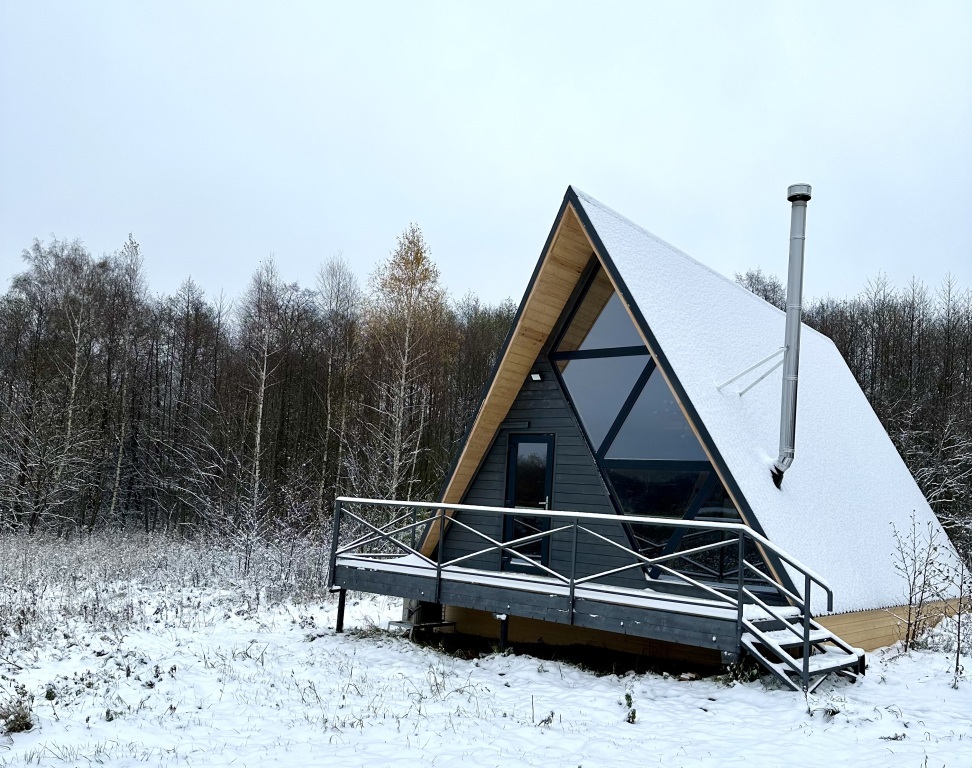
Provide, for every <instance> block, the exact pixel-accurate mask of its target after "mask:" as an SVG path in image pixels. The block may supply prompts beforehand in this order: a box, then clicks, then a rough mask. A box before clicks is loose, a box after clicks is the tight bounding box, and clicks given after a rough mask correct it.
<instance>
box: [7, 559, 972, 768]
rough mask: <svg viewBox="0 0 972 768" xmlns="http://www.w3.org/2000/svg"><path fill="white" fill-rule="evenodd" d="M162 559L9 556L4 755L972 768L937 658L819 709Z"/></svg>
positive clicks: (180, 760) (960, 717)
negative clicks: (341, 605)
mask: <svg viewBox="0 0 972 768" xmlns="http://www.w3.org/2000/svg"><path fill="white" fill-rule="evenodd" d="M111 549H112V547H111V545H110V544H105V545H104V546H103V551H101V552H100V553H98V554H97V557H101V558H104V557H105V556H106V553H107V552H108V551H109V550H111ZM115 549H118V548H115ZM121 549H122V550H123V549H124V548H121ZM137 551H138V550H133V552H132V553H128V554H126V553H125V552H127V550H126V551H122V552H120V554H118V555H117V557H119V558H121V559H124V558H126V557H128V558H132V559H134V558H136V556H137ZM164 552H165V550H163V549H160V550H159V551H158V552H156V553H155V554H154V555H152V557H154V558H155V560H159V558H162V559H163V560H166V561H167V562H163V563H161V564H159V563H156V565H155V566H154V568H153V567H143V566H139V567H138V568H137V569H133V568H129V572H128V573H127V574H126V569H125V568H115V567H114V566H112V565H111V564H110V563H109V564H105V565H104V567H101V566H100V565H99V566H98V568H95V569H91V568H89V567H88V566H87V565H86V564H84V563H81V561H80V560H76V563H78V567H77V569H76V570H77V573H73V572H72V569H71V567H70V562H71V561H70V559H69V558H67V556H65V557H64V558H62V559H59V560H58V561H57V562H56V563H52V564H51V565H53V566H56V568H57V570H58V574H57V575H56V576H50V575H48V576H43V575H42V574H44V573H45V563H44V562H43V561H44V558H43V557H41V556H39V555H38V553H37V552H31V553H30V555H29V558H30V559H31V563H30V564H28V563H27V560H28V555H26V554H25V555H24V562H23V563H22V564H20V565H14V564H13V563H12V562H11V555H10V551H9V550H6V551H4V550H3V549H2V546H0V556H6V563H3V562H2V561H0V576H2V577H3V578H2V580H0V590H2V591H0V611H2V612H0V617H3V623H0V708H2V707H3V706H4V704H5V703H6V705H7V706H8V707H9V705H10V702H11V701H12V700H13V699H15V698H18V694H17V693H16V688H17V686H21V688H20V691H21V694H20V695H19V697H20V698H23V696H22V694H23V691H24V689H26V692H27V693H28V694H29V695H31V696H32V697H33V702H32V703H31V705H30V708H31V709H32V718H33V721H34V727H33V728H32V729H31V730H29V731H26V732H20V733H14V734H11V735H7V736H0V765H5V766H6V765H9V766H20V765H71V766H74V765H79V766H80V765H83V766H88V765H91V764H98V765H112V766H123V765H125V766H127V765H142V764H147V765H164V766H169V765H198V766H209V765H213V766H217V765H220V766H221V765H234V766H275V765H280V766H287V767H288V768H297V767H298V766H303V765H308V766H309V765H315V766H317V765H327V766H335V767H338V768H340V767H342V766H364V765H375V766H399V765H401V766H405V765H408V766H415V765H419V764H421V765H443V766H449V765H458V764H460V763H462V764H464V765H469V766H522V765H535V766H571V767H573V766H587V767H588V768H593V767H595V766H596V767H600V766H628V765H630V766H645V765H664V766H699V765H702V766H717V765H718V766H747V768H753V767H756V766H778V765H799V766H834V765H841V764H847V765H853V766H912V767H914V768H918V767H920V766H935V767H936V768H937V767H938V766H943V765H944V766H956V767H961V766H970V765H972V721H970V719H972V679H970V677H969V676H965V677H964V678H961V679H959V681H958V684H957V686H955V687H953V677H954V676H953V672H952V666H953V664H954V661H953V657H950V656H949V655H947V654H945V653H942V652H940V651H934V652H933V651H927V650H926V651H914V652H912V653H910V654H908V655H903V654H901V653H899V652H898V651H897V650H896V649H887V650H885V651H882V652H878V653H875V654H872V655H871V667H870V670H869V672H868V675H867V677H866V678H865V679H864V680H863V682H860V683H857V684H847V683H844V682H832V683H826V684H825V685H824V687H823V689H822V690H820V691H818V693H817V694H815V695H813V696H811V697H810V699H809V702H808V701H807V700H805V699H804V697H803V696H802V695H800V694H794V693H792V692H787V691H783V690H780V689H779V688H778V687H777V686H776V685H775V684H774V683H772V682H770V681H769V680H767V679H764V680H762V681H755V682H749V683H733V684H727V683H726V682H723V681H720V680H717V679H706V680H695V681H688V682H680V681H679V680H677V679H675V678H673V677H669V676H662V675H653V674H644V675H635V674H627V675H621V676H618V675H607V676H598V675H595V674H592V673H590V672H588V671H584V670H582V669H579V668H577V667H575V666H571V665H569V664H564V663H559V662H553V661H542V660H539V659H536V658H532V657H529V656H517V655H512V654H510V655H502V654H493V655H489V656H484V657H481V658H478V659H462V658H457V657H455V656H452V655H449V654H447V653H444V652H442V651H438V650H435V649H432V648H428V647H421V646H418V645H415V644H412V643H410V642H409V641H408V640H406V639H402V638H400V637H398V636H396V635H393V634H389V633H387V632H386V631H384V630H383V629H382V628H383V627H384V626H385V624H386V622H387V621H388V620H390V619H395V618H398V617H399V614H400V603H399V601H397V600H392V599H388V598H381V597H374V596H369V595H349V601H348V611H347V620H346V627H347V629H348V631H347V632H346V633H345V634H344V635H336V634H335V633H334V631H333V623H334V615H335V610H336V604H335V602H334V601H333V600H332V599H321V598H317V599H313V598H311V597H307V596H306V595H302V596H295V597H293V598H290V599H283V600H281V601H280V602H276V601H271V602H270V603H268V602H267V598H266V593H265V590H261V588H260V587H259V585H257V584H256V583H255V582H253V581H247V580H245V579H240V580H237V581H235V582H233V583H231V584H229V585H228V586H220V585H219V584H218V583H216V582H219V581H220V580H228V577H227V576H226V574H225V573H224V574H221V573H219V572H218V570H219V569H218V568H217V566H216V565H214V562H215V560H211V559H210V560H207V559H206V557H207V556H204V555H202V554H198V555H197V556H196V557H195V559H194V556H193V555H192V553H191V552H189V553H185V552H183V553H182V554H179V553H175V554H172V555H168V556H166V555H165V554H164ZM41 554H43V553H41ZM208 557H210V558H211V557H212V556H211V555H209V556H208ZM65 558H67V559H65ZM149 560H151V558H149ZM34 561H36V562H34ZM172 561H178V563H177V564H178V568H177V569H176V570H177V571H178V574H181V575H178V574H177V575H176V576H173V567H172ZM279 566H280V569H281V570H280V572H279V573H278V576H281V575H282V574H283V573H284V570H283V569H284V568H285V564H284V563H283V561H281V562H280V563H279ZM136 570H137V573H136V572H135V571H136ZM99 572H100V573H101V574H102V576H103V577H104V578H102V579H101V580H100V581H98V583H93V582H92V581H91V580H92V578H93V577H94V576H96V575H97V574H98V573H99ZM261 573H262V577H261V578H266V577H267V576H268V575H269V574H270V572H269V571H266V570H265V571H263V572H261ZM153 574H154V579H153V578H151V577H152V576H153ZM113 575H114V576H117V575H127V576H129V578H126V579H124V580H112V579H111V576H113ZM159 577H165V578H164V579H161V578H159ZM251 589H252V590H253V591H252V592H251V591H250V590H251ZM298 591H299V590H298ZM946 630H947V628H946ZM964 662H965V664H966V667H967V668H968V669H972V663H970V662H972V660H970V659H969V658H967V657H966V658H965V659H964ZM629 696H630V703H631V706H632V707H633V708H634V710H635V711H636V716H635V717H634V722H633V723H628V722H626V719H627V718H628V713H629V705H628V703H627V699H628V697H629ZM808 710H809V711H808Z"/></svg>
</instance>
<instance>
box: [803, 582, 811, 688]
mask: <svg viewBox="0 0 972 768" xmlns="http://www.w3.org/2000/svg"><path fill="white" fill-rule="evenodd" d="M810 589H811V586H810V574H809V573H808V574H806V575H805V576H804V579H803V670H802V675H803V690H804V691H809V690H810Z"/></svg>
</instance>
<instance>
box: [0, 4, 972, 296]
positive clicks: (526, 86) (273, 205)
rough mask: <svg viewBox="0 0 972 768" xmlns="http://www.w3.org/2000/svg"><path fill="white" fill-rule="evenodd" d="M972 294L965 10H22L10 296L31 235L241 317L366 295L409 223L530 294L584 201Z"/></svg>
mask: <svg viewBox="0 0 972 768" xmlns="http://www.w3.org/2000/svg"><path fill="white" fill-rule="evenodd" d="M795 182H809V183H810V184H812V185H813V188H814V199H813V201H812V202H811V203H810V209H809V214H808V240H807V275H806V292H807V294H808V295H810V296H821V295H824V294H831V295H835V296H844V295H849V294H852V293H856V292H857V291H859V290H860V289H862V288H863V287H864V285H865V282H866V281H867V279H868V278H872V277H874V276H875V275H876V274H877V273H878V272H879V271H883V272H885V273H886V274H887V275H888V276H889V277H890V278H891V280H892V281H893V282H894V283H895V284H897V285H902V284H904V283H906V282H907V281H908V280H909V279H910V278H911V277H912V276H913V275H917V276H918V277H920V278H922V279H923V280H924V281H926V282H927V283H930V284H931V285H932V286H933V287H935V286H937V285H938V284H939V283H940V282H941V280H942V278H943V277H944V276H945V274H946V273H949V272H950V273H951V274H952V275H953V276H954V277H955V278H956V279H957V281H958V283H959V284H960V285H961V286H963V287H972V258H970V256H972V253H970V250H972V249H970V246H969V244H970V242H972V216H970V215H969V213H968V207H969V202H970V200H972V3H968V2H922V3H914V2H879V3H864V2H855V3H847V2H831V3H783V2H779V3H745V4H743V3H725V2H718V3H701V2H694V3H691V4H688V3H664V4H663V3H640V2H638V3H635V2H632V3H627V4H625V3H590V2H585V3H573V2H564V1H563V0H560V1H559V2H549V3H539V2H536V3H529V4H527V3H502V2H495V1H494V2H490V3H476V4H473V3H419V2H412V3H345V4H342V5H340V6H338V5H336V4H324V3H311V2H308V3H306V4H300V3H296V2H290V3H286V4H284V3H265V4H256V3H247V4H244V3H237V2H233V3H228V2H227V3H216V2H206V3H179V2H169V3H152V4H149V3H130V2H117V3H109V2H99V3H97V4H81V3H45V2H23V1H22V0H0V286H3V287H5V286H6V285H7V281H8V280H9V277H10V276H11V275H12V274H13V273H15V272H17V271H19V270H20V269H21V268H22V262H21V260H20V253H21V251H22V250H23V249H24V248H26V247H28V246H29V245H30V244H31V242H32V240H33V238H35V237H39V238H41V239H44V240H47V239H49V238H50V237H51V235H52V234H53V235H56V236H57V237H59V238H61V239H74V238H79V239H81V240H82V241H83V242H84V243H85V244H86V245H87V247H88V248H89V249H90V250H91V251H92V252H93V253H94V254H95V255H101V254H103V253H106V252H110V251H113V250H116V249H117V248H120V247H121V245H122V244H123V243H124V241H125V239H126V237H127V235H128V233H129V232H132V233H133V235H134V237H135V239H136V240H137V241H139V243H140V244H141V246H142V250H143V253H144V256H145V263H146V267H147V273H148V277H149V283H150V286H151V288H152V289H153V290H155V291H164V292H173V291H175V290H176V289H177V287H178V285H179V283H180V282H181V281H182V280H183V279H185V278H186V277H187V276H189V275H191V276H192V277H193V279H195V280H196V281H197V282H198V283H199V284H201V285H202V287H203V288H204V289H206V291H207V292H208V293H209V294H210V295H214V294H218V293H219V292H220V290H224V291H225V292H226V294H227V296H228V297H229V298H236V297H237V296H239V295H240V294H241V293H242V291H243V290H244V288H245V286H246V283H247V282H248V280H249V276H250V275H251V274H252V272H253V270H254V269H255V268H256V266H257V265H258V263H259V262H260V260H261V259H263V258H264V257H266V256H268V255H269V254H271V253H273V254H274V255H275V257H276V260H277V263H278V266H279V268H280V271H281V273H282V275H283V276H284V277H285V279H288V280H296V281H298V282H300V283H301V284H302V285H303V286H305V287H310V286H312V285H313V283H314V276H315V274H316V271H317V268H318V266H319V265H320V264H321V263H322V261H324V260H325V259H326V258H327V257H329V256H331V255H334V254H337V253H343V255H344V257H345V258H346V259H347V260H348V261H349V262H350V263H351V264H352V266H353V267H354V268H355V270H356V272H357V273H358V274H359V276H361V277H362V278H365V277H366V276H367V275H368V274H369V273H370V272H371V270H372V269H373V268H374V266H375V264H376V263H377V262H378V261H380V260H381V259H383V258H384V257H385V256H386V255H387V254H388V252H389V251H390V250H391V249H392V248H394V246H395V238H396V236H397V235H398V234H399V233H400V232H401V231H402V230H403V229H404V228H405V227H406V226H407V225H408V223H409V222H410V221H414V222H416V223H418V224H419V226H421V227H422V229H423V231H424V232H425V235H426V239H427V240H428V242H429V244H430V245H431V248H432V255H433V258H434V260H435V261H436V263H437V264H438V265H439V267H440V269H441V271H442V277H443V280H444V282H445V284H446V286H447V287H448V288H449V289H450V291H451V292H453V294H455V295H457V296H458V295H461V294H462V293H464V292H466V291H467V290H471V291H474V292H475V293H477V294H479V295H480V296H481V297H482V298H484V299H486V300H488V301H491V302H492V301H498V300H500V299H502V298H504V297H506V296H511V297H513V298H514V299H515V300H519V298H520V296H521V295H522V293H523V290H524V288H525V287H526V283H527V281H528V278H529V275H530V273H531V271H532V269H533V266H534V264H535V262H536V259H537V258H538V256H539V254H540V250H541V247H542V246H543V243H544V240H545V238H546V236H547V233H548V231H549V228H550V225H551V223H552V221H553V217H554V215H555V214H556V211H557V209H558V206H559V204H560V201H561V199H562V197H563V193H564V190H565V189H566V187H567V185H568V184H574V185H576V186H577V187H579V188H580V189H583V190H584V191H586V192H588V193H589V194H591V195H593V196H594V197H597V198H598V199H600V200H601V201H603V202H604V203H605V204H606V205H609V206H610V207H612V208H614V209H616V210H617V211H619V212H620V213H623V214H624V215H626V216H628V217H629V218H631V219H633V220H634V221H636V222H638V223H639V224H641V225H642V226H644V227H645V228H647V229H649V230H650V231H652V232H654V233H655V234H656V235H658V236H659V237H662V238H663V239H665V240H668V241H669V242H671V243H672V244H673V245H675V246H677V247H678V248H681V249H682V250H684V251H686V252H688V253H689V254H691V255H692V256H694V257H696V258H697V259H699V260H701V261H703V262H705V263H706V264H709V265H710V266H712V267H714V268H715V269H717V270H719V271H721V272H723V273H724V274H726V275H729V276H731V275H732V273H733V272H735V271H743V270H745V269H747V268H749V267H756V266H761V267H762V268H763V269H765V270H768V271H771V272H775V273H776V274H778V275H780V276H781V277H782V276H784V273H785V271H786V253H787V232H788V227H789V213H788V207H789V204H788V203H787V202H786V188H787V186H788V185H789V184H792V183H795Z"/></svg>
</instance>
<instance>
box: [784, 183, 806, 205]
mask: <svg viewBox="0 0 972 768" xmlns="http://www.w3.org/2000/svg"><path fill="white" fill-rule="evenodd" d="M786 199H787V200H789V201H790V202H791V203H796V202H799V201H803V202H806V201H807V200H809V199H810V185H809V184H791V185H790V186H789V187H787V190H786Z"/></svg>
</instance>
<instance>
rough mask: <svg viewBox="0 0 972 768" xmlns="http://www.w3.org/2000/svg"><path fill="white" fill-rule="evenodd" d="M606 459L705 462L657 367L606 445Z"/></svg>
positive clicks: (702, 452) (704, 456)
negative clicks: (615, 435)
mask: <svg viewBox="0 0 972 768" xmlns="http://www.w3.org/2000/svg"><path fill="white" fill-rule="evenodd" d="M607 457H608V458H609V459H647V460H650V461H708V459H707V458H706V455H705V451H703V450H702V445H701V444H700V443H699V440H698V438H697V437H696V436H695V433H694V432H692V428H691V427H690V426H689V423H688V422H687V421H686V420H685V416H684V415H683V414H682V410H681V408H679V407H678V403H676V402H675V397H674V395H672V393H671V390H670V389H669V388H668V384H666V383H665V379H663V378H662V375H661V372H660V371H659V370H658V369H657V368H656V369H655V371H654V372H653V373H652V374H651V377H650V378H649V379H648V383H647V384H646V385H645V388H644V389H643V390H642V392H641V395H639V396H638V401H637V402H636V403H635V405H634V408H632V409H631V413H629V414H628V417H627V419H625V422H624V426H622V427H621V431H620V432H618V436H617V437H616V438H615V439H614V442H612V443H611V447H610V448H608V452H607Z"/></svg>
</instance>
